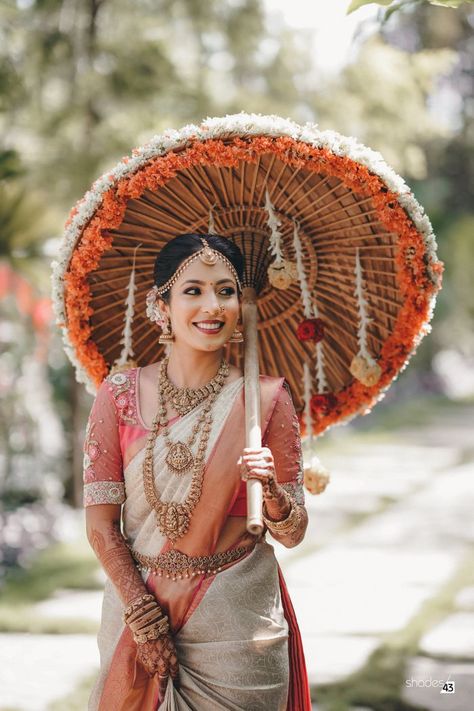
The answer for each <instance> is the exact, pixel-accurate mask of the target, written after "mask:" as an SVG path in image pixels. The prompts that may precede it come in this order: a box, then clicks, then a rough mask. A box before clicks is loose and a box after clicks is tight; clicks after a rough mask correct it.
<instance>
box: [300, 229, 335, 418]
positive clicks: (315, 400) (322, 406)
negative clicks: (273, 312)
mask: <svg viewBox="0 0 474 711" xmlns="http://www.w3.org/2000/svg"><path fill="white" fill-rule="evenodd" d="M293 247H294V250H295V255H296V269H297V274H298V280H299V283H300V289H301V301H302V302H303V312H304V315H305V316H306V318H305V320H304V321H302V322H301V323H300V324H299V326H298V329H297V332H296V335H297V337H298V338H299V340H300V341H308V340H311V341H314V342H315V344H316V345H315V351H314V356H315V366H316V380H317V383H318V392H317V393H316V394H315V395H313V396H312V398H311V401H310V406H311V412H312V414H313V416H314V417H321V415H326V414H327V413H328V412H329V411H330V410H331V409H332V408H333V407H334V406H335V404H336V397H335V396H334V395H333V393H328V392H325V391H327V390H328V387H329V386H328V382H327V380H326V375H325V372H324V352H323V345H322V343H321V341H322V340H323V338H324V327H325V326H324V321H323V320H322V319H321V318H319V310H318V306H317V304H316V301H315V300H314V299H312V297H311V294H310V290H309V288H308V283H307V281H306V274H305V271H304V264H303V248H302V246H301V240H300V237H299V234H298V226H297V224H296V222H295V223H294V231H293Z"/></svg>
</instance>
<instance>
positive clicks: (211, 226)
mask: <svg viewBox="0 0 474 711" xmlns="http://www.w3.org/2000/svg"><path fill="white" fill-rule="evenodd" d="M207 234H208V235H215V234H217V232H216V224H215V222H214V213H213V212H212V207H210V208H209V225H208V228H207Z"/></svg>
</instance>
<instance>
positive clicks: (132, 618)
mask: <svg viewBox="0 0 474 711" xmlns="http://www.w3.org/2000/svg"><path fill="white" fill-rule="evenodd" d="M156 608H157V602H156V600H155V602H147V603H146V604H145V605H144V606H143V607H142V608H140V609H138V610H135V611H134V612H132V613H130V614H129V615H124V617H125V622H126V623H127V625H128V624H129V623H130V622H135V620H138V619H139V618H140V617H141V616H142V615H145V614H146V613H147V612H149V611H150V610H156Z"/></svg>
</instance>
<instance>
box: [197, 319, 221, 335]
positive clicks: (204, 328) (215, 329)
mask: <svg viewBox="0 0 474 711" xmlns="http://www.w3.org/2000/svg"><path fill="white" fill-rule="evenodd" d="M193 326H196V328H197V329H198V330H199V331H201V333H208V334H212V333H219V331H220V330H221V329H222V327H223V326H224V322H223V321H199V322H198V323H193Z"/></svg>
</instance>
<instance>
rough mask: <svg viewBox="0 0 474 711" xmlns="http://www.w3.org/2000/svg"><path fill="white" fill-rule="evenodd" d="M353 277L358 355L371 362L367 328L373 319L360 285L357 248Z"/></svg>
mask: <svg viewBox="0 0 474 711" xmlns="http://www.w3.org/2000/svg"><path fill="white" fill-rule="evenodd" d="M355 277H356V288H355V292H354V293H355V295H356V297H357V303H358V306H359V328H358V333H357V339H358V342H359V353H360V355H362V356H364V358H367V360H369V361H371V360H372V356H371V355H370V353H369V351H368V349H367V327H368V325H369V323H371V322H372V321H373V319H371V318H369V317H368V315H367V307H368V305H369V304H368V302H367V299H366V298H365V294H364V287H363V284H362V266H361V263H360V257H359V248H358V247H357V249H356V262H355Z"/></svg>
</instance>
